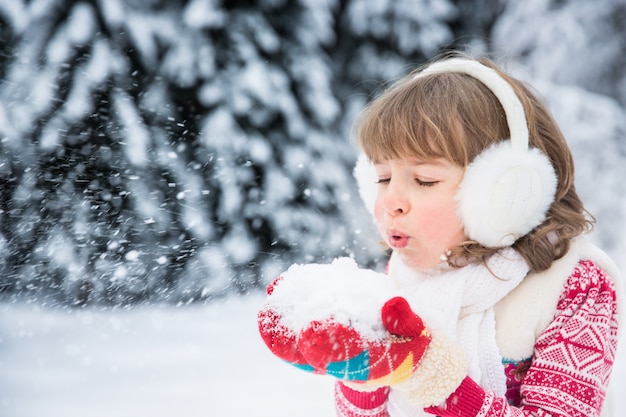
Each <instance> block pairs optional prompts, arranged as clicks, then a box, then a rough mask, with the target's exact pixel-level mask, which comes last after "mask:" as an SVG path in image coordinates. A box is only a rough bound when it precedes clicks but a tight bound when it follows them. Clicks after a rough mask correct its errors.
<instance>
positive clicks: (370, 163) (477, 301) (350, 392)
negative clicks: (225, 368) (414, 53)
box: [259, 56, 623, 417]
mask: <svg viewBox="0 0 626 417" xmlns="http://www.w3.org/2000/svg"><path fill="white" fill-rule="evenodd" d="M357 137H358V144H359V146H360V148H361V149H362V150H363V153H364V155H365V157H364V158H361V159H360V161H359V164H358V165H357V169H356V171H355V172H356V175H357V180H358V181H359V185H360V191H361V196H362V197H363V199H364V201H365V203H366V206H367V207H368V209H369V210H370V211H371V213H372V214H373V216H374V219H375V223H376V226H377V229H378V231H379V232H380V235H381V236H382V238H383V240H384V241H385V243H386V244H387V245H388V246H389V247H390V248H391V250H392V253H391V256H390V259H389V262H388V268H387V275H388V277H387V278H388V279H389V280H391V282H393V284H394V285H395V288H396V289H397V291H398V294H399V295H401V296H402V297H401V298H394V299H393V300H390V303H391V304H390V303H386V304H385V305H384V306H383V307H382V309H381V310H382V313H381V314H382V320H383V322H384V323H385V324H384V327H385V329H386V330H385V331H386V332H387V334H388V335H389V336H388V338H387V341H386V342H385V343H386V344H385V345H384V346H385V349H386V351H385V352H387V353H385V352H383V353H376V352H378V351H379V350H380V349H379V347H380V346H383V345H381V344H377V343H378V342H370V341H368V340H367V338H366V337H365V336H363V335H362V334H361V335H360V336H359V335H358V334H357V335H356V336H355V335H354V333H355V328H356V327H355V326H350V325H349V323H350V321H347V322H346V323H348V324H342V323H336V320H335V322H333V320H334V319H333V318H332V317H330V318H329V319H328V320H322V321H321V322H315V323H314V325H309V326H308V327H307V329H306V331H302V332H299V331H296V332H293V331H292V330H289V331H287V332H284V330H285V328H284V325H285V323H288V320H287V318H286V317H283V315H284V313H285V312H284V311H282V312H280V314H278V313H276V312H275V311H274V312H272V314H270V315H267V314H260V315H259V319H260V321H259V328H260V330H261V334H262V335H263V337H264V340H265V341H266V343H267V344H268V346H269V347H270V349H272V351H273V352H274V353H275V354H276V355H278V356H279V357H282V358H283V359H287V360H289V361H290V362H292V363H294V364H297V365H298V366H300V367H301V368H302V369H305V370H309V371H313V372H317V373H323V374H329V375H333V376H335V377H337V378H338V379H337V383H336V388H335V403H336V408H337V414H338V416H340V417H357V416H368V417H372V416H375V417H385V416H391V417H395V416H403V417H404V416H406V417H409V416H422V415H438V416H460V417H473V416H509V415H511V416H539V415H541V416H572V417H573V416H580V417H582V416H585V417H589V416H600V415H602V416H605V415H609V414H608V413H609V411H610V410H609V408H610V401H608V399H607V398H606V397H607V388H608V382H609V377H610V374H611V369H612V366H613V361H614V358H615V352H616V348H617V340H618V327H619V323H618V322H619V320H618V318H619V319H620V320H621V317H619V316H621V315H622V314H623V312H622V310H621V306H620V307H619V308H618V301H619V303H621V299H620V297H618V294H619V291H618V290H617V289H616V287H618V286H619V284H620V277H619V274H618V271H617V270H616V268H615V266H614V264H613V263H612V262H611V260H610V259H608V257H607V256H606V255H605V254H604V253H603V252H601V251H600V250H599V249H597V248H595V247H594V246H593V245H591V244H590V243H589V242H587V241H586V240H585V238H584V236H583V235H584V234H586V233H587V232H588V231H590V230H591V228H592V224H593V223H592V219H591V218H590V217H588V216H587V215H586V211H585V209H584V207H583V204H582V202H581V200H580V199H579V197H578V195H577V193H576V190H575V188H574V166H573V161H572V156H571V153H570V151H569V149H568V146H567V144H566V142H565V139H564V138H563V135H562V133H561V132H560V130H559V128H558V126H557V124H556V122H555V121H554V120H553V119H552V117H551V115H550V113H549V112H548V110H547V109H546V107H545V106H544V105H543V104H542V103H541V102H540V101H539V100H538V99H537V97H536V95H535V94H534V93H532V92H531V90H530V89H529V88H528V87H527V86H525V85H524V84H522V83H521V82H520V81H518V80H515V79H514V78H512V77H510V76H508V75H506V74H505V73H503V72H502V71H501V70H500V69H498V68H497V67H496V66H495V65H494V64H493V63H492V62H491V61H489V60H485V59H483V60H481V61H478V60H474V59H471V58H467V57H460V56H456V57H447V58H444V59H441V60H439V61H435V62H433V63H431V64H430V65H428V66H426V67H424V68H423V69H421V70H420V71H416V72H414V73H411V74H409V75H408V76H406V77H405V78H403V79H402V80H400V81H399V82H397V83H396V84H394V85H393V86H392V87H391V88H389V89H388V90H386V91H385V92H384V93H383V94H382V95H381V96H380V97H378V98H376V99H375V100H374V101H373V102H372V103H370V105H369V106H368V107H367V108H366V109H365V111H364V112H363V115H362V117H361V118H360V119H359V120H358V123H357ZM280 285H281V284H280V283H274V284H273V285H272V286H271V288H270V290H269V291H268V293H270V294H271V292H272V291H273V289H274V287H275V286H278V287H280ZM398 300H400V301H398ZM404 301H406V302H408V305H406V304H404V303H403V302H404ZM409 305H410V307H409ZM618 310H619V312H618ZM280 326H283V327H281V328H280V329H279V327H280ZM279 330H280V331H279ZM281 332H282V333H281ZM356 333H358V332H356ZM348 335H349V336H348ZM398 343H406V344H407V346H409V343H411V345H410V349H409V350H410V354H409V353H407V354H404V353H403V354H402V355H403V358H404V357H410V358H411V360H410V361H409V362H408V363H409V364H410V365H409V367H408V368H407V367H406V366H407V365H406V363H407V362H406V361H404V362H402V364H401V363H400V362H401V361H398V360H396V359H397V354H393V355H390V354H388V352H393V351H394V350H393V349H396V351H397V350H398V348H397V346H398ZM355 349H356V351H358V352H360V353H363V352H366V353H369V357H368V360H367V361H365V362H361V363H360V364H359V365H358V366H359V371H361V373H360V375H361V376H359V377H353V376H352V375H353V373H352V371H351V372H347V365H341V366H344V367H346V368H345V369H343V368H342V369H341V370H340V372H337V371H336V367H337V366H338V365H337V364H345V363H347V361H343V362H342V360H344V359H348V358H349V357H352V353H350V354H348V353H347V352H352V351H355ZM377 349H379V350H377ZM337 351H341V352H346V353H345V354H343V353H342V356H339V359H338V357H337ZM403 352H404V351H403ZM333 355H335V356H333ZM331 357H334V359H332V361H331V360H329V359H328V358H331ZM321 359H323V360H321ZM296 362H297V363H296ZM331 362H332V364H331V365H332V367H331V365H328V366H327V365H326V364H330V363H331ZM381 362H385V363H386V366H387V367H388V369H387V371H386V372H387V373H388V374H389V375H391V374H392V373H393V374H394V375H398V371H399V370H402V377H401V378H397V377H395V376H394V378H390V377H388V378H385V377H382V378H381V377H380V375H381V373H380V370H379V369H377V368H376V366H378V364H379V363H381ZM350 366H354V361H353V362H352V364H351V365H350ZM400 368H402V369H400ZM362 371H368V372H369V371H371V372H377V378H376V379H375V380H374V379H372V378H371V377H370V376H365V377H362V375H363V372H362Z"/></svg>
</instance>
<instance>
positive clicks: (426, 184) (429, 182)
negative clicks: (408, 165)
mask: <svg viewBox="0 0 626 417" xmlns="http://www.w3.org/2000/svg"><path fill="white" fill-rule="evenodd" d="M415 182H416V183H418V184H419V185H420V186H422V187H432V186H433V185H435V184H437V183H438V182H439V181H422V180H420V179H419V178H415Z"/></svg>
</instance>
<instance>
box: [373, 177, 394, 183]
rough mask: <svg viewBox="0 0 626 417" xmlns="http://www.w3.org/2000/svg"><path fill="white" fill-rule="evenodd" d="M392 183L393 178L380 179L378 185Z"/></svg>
mask: <svg viewBox="0 0 626 417" xmlns="http://www.w3.org/2000/svg"><path fill="white" fill-rule="evenodd" d="M389 181H391V178H379V179H378V180H377V181H376V184H388V183H389Z"/></svg>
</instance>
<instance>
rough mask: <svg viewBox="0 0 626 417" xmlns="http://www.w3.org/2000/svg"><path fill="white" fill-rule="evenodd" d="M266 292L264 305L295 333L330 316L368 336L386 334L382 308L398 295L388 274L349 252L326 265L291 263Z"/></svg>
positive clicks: (377, 338) (380, 337)
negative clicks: (362, 263)
mask: <svg viewBox="0 0 626 417" xmlns="http://www.w3.org/2000/svg"><path fill="white" fill-rule="evenodd" d="M270 292H271V294H270V295H269V297H268V300H267V302H266V303H265V305H264V306H263V309H271V310H273V311H274V312H276V313H278V314H279V315H280V316H281V317H282V318H281V324H283V325H284V326H286V327H287V328H289V329H291V330H293V331H294V333H295V334H298V333H299V332H300V330H302V329H303V328H304V327H305V326H306V325H308V324H309V323H310V322H312V321H318V320H319V321H321V320H326V319H329V318H332V319H334V321H336V322H338V323H341V324H345V325H348V326H351V327H353V328H354V329H355V330H356V331H358V332H359V333H360V334H361V335H362V336H363V337H365V338H366V339H369V340H379V339H383V338H384V337H385V335H386V334H387V331H386V330H385V328H384V326H383V323H382V319H381V317H380V311H381V308H382V307H383V305H384V304H385V302H386V301H388V300H389V299H391V298H393V297H394V296H396V295H397V294H396V292H395V288H394V286H393V283H392V281H391V279H389V277H388V276H387V275H385V274H382V273H379V272H376V271H372V270H368V269H361V268H359V267H358V265H357V264H356V262H355V261H354V260H353V259H352V258H348V257H343V258H336V259H335V260H334V261H333V262H331V263H330V264H313V263H312V264H304V265H302V264H294V265H292V266H291V267H289V269H287V271H285V272H284V273H283V274H281V275H280V277H279V278H278V280H277V281H276V285H275V287H274V289H273V291H270Z"/></svg>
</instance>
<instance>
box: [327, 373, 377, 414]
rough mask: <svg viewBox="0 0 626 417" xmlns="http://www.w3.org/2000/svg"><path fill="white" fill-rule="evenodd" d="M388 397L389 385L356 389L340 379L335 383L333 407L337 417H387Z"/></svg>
mask: <svg viewBox="0 0 626 417" xmlns="http://www.w3.org/2000/svg"><path fill="white" fill-rule="evenodd" d="M388 397H389V387H381V388H378V389H376V390H373V391H358V390H355V389H352V388H350V387H349V386H348V385H346V384H344V383H342V382H341V381H337V382H336V383H335V408H336V410H337V416H338V417H389V413H388V412H387V398H388Z"/></svg>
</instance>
